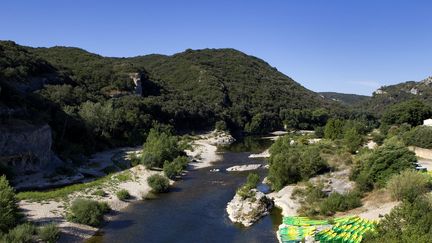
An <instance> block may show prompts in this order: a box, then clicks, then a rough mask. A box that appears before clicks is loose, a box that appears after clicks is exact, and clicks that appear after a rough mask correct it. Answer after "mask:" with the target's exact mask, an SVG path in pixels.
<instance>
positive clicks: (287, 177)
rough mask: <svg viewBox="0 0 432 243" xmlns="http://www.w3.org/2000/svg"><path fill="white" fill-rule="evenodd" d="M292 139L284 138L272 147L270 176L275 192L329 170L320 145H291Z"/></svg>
mask: <svg viewBox="0 0 432 243" xmlns="http://www.w3.org/2000/svg"><path fill="white" fill-rule="evenodd" d="M290 143H291V138H290V137H288V136H285V137H282V138H280V139H278V140H276V142H275V143H274V144H273V145H272V146H271V147H270V153H271V156H270V158H269V164H270V168H269V175H268V179H269V180H270V182H271V185H272V188H273V189H274V190H280V189H282V188H283V187H284V186H285V185H287V184H290V183H295V182H298V181H301V180H307V179H309V178H311V177H312V176H315V175H317V174H319V173H321V172H323V171H324V170H326V169H327V168H328V164H327V162H326V161H325V160H324V159H323V158H322V157H321V154H320V151H321V149H320V145H319V144H313V145H312V144H311V145H301V144H296V145H291V144H290Z"/></svg>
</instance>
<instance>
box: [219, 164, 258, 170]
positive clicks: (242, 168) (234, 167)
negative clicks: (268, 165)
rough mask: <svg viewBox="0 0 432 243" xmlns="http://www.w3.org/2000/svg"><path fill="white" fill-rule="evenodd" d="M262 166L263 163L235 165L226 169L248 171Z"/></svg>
mask: <svg viewBox="0 0 432 243" xmlns="http://www.w3.org/2000/svg"><path fill="white" fill-rule="evenodd" d="M260 167H261V164H249V165H235V166H232V167H229V168H227V169H226V171H248V170H256V169H258V168H260Z"/></svg>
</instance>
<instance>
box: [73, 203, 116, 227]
mask: <svg viewBox="0 0 432 243" xmlns="http://www.w3.org/2000/svg"><path fill="white" fill-rule="evenodd" d="M109 210H110V208H109V206H108V204H107V203H104V202H97V201H93V200H87V199H76V200H75V201H73V202H72V206H71V207H70V212H69V214H68V216H67V219H68V220H69V221H71V222H75V223H79V224H86V225H90V226H99V225H100V224H101V223H102V221H103V215H104V214H105V213H107V212H109Z"/></svg>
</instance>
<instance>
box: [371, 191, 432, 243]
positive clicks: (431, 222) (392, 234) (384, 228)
mask: <svg viewBox="0 0 432 243" xmlns="http://www.w3.org/2000/svg"><path fill="white" fill-rule="evenodd" d="M431 211H432V199H431V198H430V197H421V198H419V199H418V200H415V201H414V202H412V203H411V202H408V201H405V202H403V203H402V204H401V205H399V206H397V207H395V208H393V209H392V211H391V212H390V214H387V215H386V216H385V217H384V219H382V220H381V221H380V223H379V224H378V228H377V233H376V234H373V235H369V236H367V237H366V238H365V239H364V242H368V243H381V242H430V239H432V227H431V226H432V214H431V213H430V212H431Z"/></svg>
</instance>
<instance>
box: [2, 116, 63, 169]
mask: <svg viewBox="0 0 432 243" xmlns="http://www.w3.org/2000/svg"><path fill="white" fill-rule="evenodd" d="M51 145H52V134H51V128H50V126H48V125H46V124H45V125H29V124H20V125H1V126H0V164H1V165H3V166H5V167H8V168H10V169H12V170H13V171H14V172H15V173H18V174H22V173H29V172H34V171H39V170H40V169H42V168H46V167H47V166H49V165H51V163H52V162H59V159H58V158H57V157H56V156H55V155H54V153H53V152H52V151H51Z"/></svg>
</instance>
